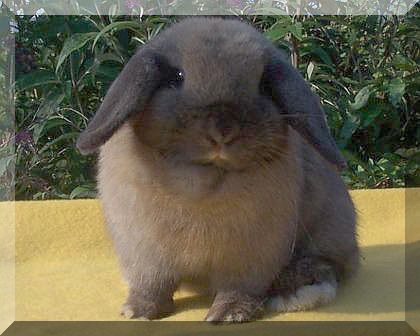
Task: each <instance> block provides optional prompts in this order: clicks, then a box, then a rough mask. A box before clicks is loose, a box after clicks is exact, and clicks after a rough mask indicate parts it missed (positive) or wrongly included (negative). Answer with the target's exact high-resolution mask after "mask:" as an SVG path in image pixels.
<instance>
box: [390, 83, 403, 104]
mask: <svg viewBox="0 0 420 336" xmlns="http://www.w3.org/2000/svg"><path fill="white" fill-rule="evenodd" d="M387 91H388V93H389V100H390V101H391V104H392V105H394V106H398V104H399V102H400V101H401V98H402V97H403V95H404V93H405V83H404V82H403V80H402V79H401V78H394V79H392V80H391V81H390V82H389V85H388V90H387Z"/></svg>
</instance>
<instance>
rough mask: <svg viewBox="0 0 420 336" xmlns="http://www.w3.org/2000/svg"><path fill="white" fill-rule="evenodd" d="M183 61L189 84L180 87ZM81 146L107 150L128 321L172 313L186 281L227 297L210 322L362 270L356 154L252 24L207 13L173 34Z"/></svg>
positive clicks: (135, 72)
mask: <svg viewBox="0 0 420 336" xmlns="http://www.w3.org/2000/svg"><path fill="white" fill-rule="evenodd" d="M173 69H181V70H182V71H183V73H184V77H185V78H184V81H183V82H182V83H181V82H176V83H177V84H176V85H175V86H173V87H170V86H168V83H167V82H165V81H168V74H173ZM165 83H166V84H165ZM171 83H172V82H171ZM294 116H296V117H294ZM78 146H79V148H80V149H81V150H82V151H83V152H92V151H93V150H95V148H96V147H98V146H99V147H100V160H99V174H98V186H99V191H100V196H101V200H102V203H103V208H104V212H105V217H106V222H107V226H108V229H109V232H110V235H111V237H112V239H113V241H114V246H115V250H116V253H117V255H118V257H119V260H120V263H121V268H122V271H123V274H124V276H125V279H126V280H127V282H128V285H129V288H130V292H129V297H128V299H127V302H126V304H125V305H124V308H123V313H124V314H125V315H126V316H127V317H131V318H133V317H137V318H140V317H141V318H149V319H150V318H158V317H160V316H162V315H165V314H168V313H169V312H170V311H171V310H172V309H173V302H172V295H173V292H174V290H175V289H176V288H177V287H178V286H179V284H180V282H184V281H187V282H193V283H194V282H195V283H206V284H208V288H209V289H210V291H211V292H212V293H213V294H214V295H215V302H214V304H213V306H212V308H211V309H210V312H209V314H208V317H207V319H208V320H209V321H212V322H218V321H230V322H244V321H248V320H250V319H253V318H256V317H257V316H258V314H259V313H260V312H261V307H262V303H263V302H265V301H266V299H267V298H268V297H269V296H274V295H277V294H283V293H285V292H287V293H289V294H290V293H293V292H294V291H296V290H297V289H298V288H297V287H298V285H299V286H305V285H311V284H313V283H318V282H320V283H321V282H322V283H329V282H331V283H334V284H335V282H336V280H341V279H344V278H346V277H347V276H349V275H351V274H352V273H353V272H354V271H355V269H356V267H357V263H358V247H357V242H356V233H355V225H356V219H355V212H354V208H353V204H352V201H351V199H350V197H349V194H348V192H347V190H346V187H345V185H344V183H343V182H342V180H341V178H340V176H339V174H338V173H337V169H336V168H335V167H334V165H335V166H338V167H342V166H343V163H344V161H343V159H342V157H341V155H340V153H339V151H338V149H337V147H336V146H335V144H334V142H333V140H332V138H331V135H330V134H329V132H328V129H327V126H326V123H325V116H324V113H323V111H322V109H321V108H320V106H319V102H318V99H317V98H316V97H315V96H314V95H313V94H312V93H311V91H310V89H309V87H308V86H307V84H306V83H305V82H304V80H303V78H302V77H301V76H300V75H299V74H298V73H297V71H296V70H294V69H293V68H292V67H291V66H290V65H289V64H288V63H287V62H286V61H285V60H284V59H283V58H282V56H281V55H280V53H279V52H278V51H277V50H276V49H275V48H274V47H273V46H272V45H271V44H270V43H269V42H268V41H266V40H265V39H264V38H263V37H262V35H261V34H259V33H258V32H257V31H256V30H255V29H254V28H252V27H251V26H249V25H247V24H244V23H241V22H238V21H236V20H223V19H220V18H194V19H187V20H184V21H182V22H181V23H178V24H175V25H174V26H173V27H171V28H169V29H167V30H166V31H164V32H163V33H161V34H160V35H159V36H158V37H157V38H156V39H154V40H153V41H151V42H150V43H149V44H148V45H147V46H145V47H144V49H141V50H140V51H139V52H138V53H137V54H136V55H135V56H134V57H133V59H132V60H131V61H130V63H129V65H127V67H126V68H125V69H124V70H123V72H122V73H121V75H120V76H119V77H118V79H117V80H116V81H115V83H114V84H113V86H112V87H111V88H110V91H109V92H108V94H107V96H106V97H105V100H104V103H103V104H102V106H101V107H100V109H99V111H98V113H97V115H96V116H95V117H94V119H93V121H92V122H91V123H90V124H89V126H88V128H87V130H86V131H85V133H83V134H82V136H81V138H80V139H79V142H78ZM307 265H308V266H307ZM290 279H291V280H290ZM289 280H290V281H289ZM324 287H325V286H324ZM324 287H322V286H321V287H320V288H324ZM309 305H310V304H309Z"/></svg>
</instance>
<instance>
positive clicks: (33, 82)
mask: <svg viewBox="0 0 420 336" xmlns="http://www.w3.org/2000/svg"><path fill="white" fill-rule="evenodd" d="M60 83H61V82H60V81H59V80H58V79H57V78H56V77H55V74H54V72H52V71H50V70H44V69H40V70H35V71H32V72H30V73H29V74H26V75H23V76H21V77H20V78H19V79H18V80H17V81H16V88H17V91H18V92H20V91H24V90H28V89H32V88H34V87H37V86H42V85H47V84H60Z"/></svg>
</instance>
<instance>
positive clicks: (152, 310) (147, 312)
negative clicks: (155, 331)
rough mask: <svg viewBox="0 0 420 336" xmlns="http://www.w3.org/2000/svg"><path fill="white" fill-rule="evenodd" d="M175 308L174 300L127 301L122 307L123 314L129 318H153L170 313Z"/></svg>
mask: <svg viewBox="0 0 420 336" xmlns="http://www.w3.org/2000/svg"><path fill="white" fill-rule="evenodd" d="M173 310H174V305H173V302H172V301H168V302H164V303H156V302H147V301H139V302H126V303H125V304H124V305H123V306H122V309H121V315H123V316H125V317H126V318H129V319H137V320H153V319H157V318H161V317H164V316H166V315H169V314H170V313H172V312H173Z"/></svg>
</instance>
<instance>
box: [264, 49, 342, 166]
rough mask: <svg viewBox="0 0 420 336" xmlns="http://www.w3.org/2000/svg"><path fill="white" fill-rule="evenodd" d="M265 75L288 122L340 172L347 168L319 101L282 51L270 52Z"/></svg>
mask: <svg viewBox="0 0 420 336" xmlns="http://www.w3.org/2000/svg"><path fill="white" fill-rule="evenodd" d="M264 76H265V81H266V82H267V81H268V85H269V87H270V90H271V95H272V97H273V100H274V101H275V103H276V104H277V105H278V106H279V111H280V113H284V114H285V119H286V120H287V122H288V123H289V124H290V125H291V126H292V127H293V128H294V129H295V130H296V131H297V132H299V133H300V134H301V135H302V136H303V138H305V139H306V141H308V142H309V143H310V144H311V145H312V146H313V147H315V148H316V149H317V150H318V152H319V153H320V154H321V155H322V156H323V157H324V158H325V159H327V160H328V161H329V162H331V163H332V164H334V165H335V166H337V168H338V169H339V170H342V169H344V168H345V167H346V166H347V165H346V160H345V159H344V157H343V156H342V155H341V153H340V151H339V149H338V147H337V145H336V143H335V141H334V139H333V138H332V136H331V134H330V131H329V129H328V126H327V122H326V117H325V113H324V111H323V109H322V107H321V105H320V101H319V98H318V97H317V96H316V95H315V94H313V93H312V91H311V89H310V88H309V85H308V84H306V82H305V80H304V78H303V77H302V76H301V74H300V73H299V72H298V71H297V70H296V69H295V68H294V67H293V66H292V65H291V64H290V63H289V62H288V61H287V58H285V56H284V55H282V54H281V53H280V51H278V50H273V51H272V52H271V55H270V61H269V64H268V65H267V66H266V69H265V74H264Z"/></svg>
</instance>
